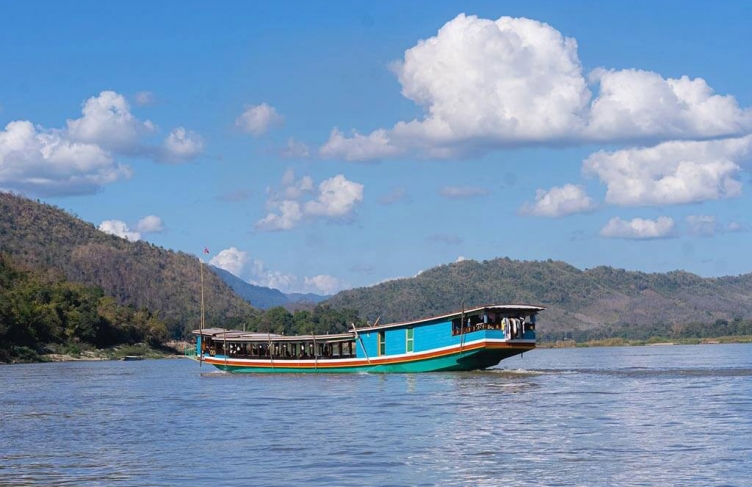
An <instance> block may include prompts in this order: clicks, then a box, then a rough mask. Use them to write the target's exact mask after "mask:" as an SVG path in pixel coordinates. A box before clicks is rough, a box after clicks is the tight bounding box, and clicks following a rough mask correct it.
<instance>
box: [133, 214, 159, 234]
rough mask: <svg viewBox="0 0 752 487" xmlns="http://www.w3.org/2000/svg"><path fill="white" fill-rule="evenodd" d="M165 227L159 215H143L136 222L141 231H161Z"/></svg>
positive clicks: (137, 228)
mask: <svg viewBox="0 0 752 487" xmlns="http://www.w3.org/2000/svg"><path fill="white" fill-rule="evenodd" d="M163 229H164V225H163V223H162V219H161V218H159V217H158V216H157V215H148V216H145V217H143V218H142V219H140V220H139V221H138V223H137V224H136V230H138V231H139V232H141V233H159V232H161V231H162V230H163Z"/></svg>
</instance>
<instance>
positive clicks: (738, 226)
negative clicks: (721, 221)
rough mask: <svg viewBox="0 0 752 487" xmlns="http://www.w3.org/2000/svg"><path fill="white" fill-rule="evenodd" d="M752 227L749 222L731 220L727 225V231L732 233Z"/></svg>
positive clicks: (745, 230)
mask: <svg viewBox="0 0 752 487" xmlns="http://www.w3.org/2000/svg"><path fill="white" fill-rule="evenodd" d="M750 228H752V227H750V225H749V224H748V223H744V222H736V221H732V222H729V224H728V225H726V231H727V232H730V233H735V232H747V231H749V230H750Z"/></svg>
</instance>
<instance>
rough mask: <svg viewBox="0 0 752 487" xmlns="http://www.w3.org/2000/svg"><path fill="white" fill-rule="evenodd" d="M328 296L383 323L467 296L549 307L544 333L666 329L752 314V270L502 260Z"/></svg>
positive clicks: (475, 301)
mask: <svg viewBox="0 0 752 487" xmlns="http://www.w3.org/2000/svg"><path fill="white" fill-rule="evenodd" d="M326 302H327V303H329V304H330V305H331V306H332V307H335V308H339V307H345V308H352V309H356V310H358V311H359V312H360V314H361V316H363V317H364V318H367V319H369V320H371V321H373V320H375V319H376V318H377V317H379V316H380V317H381V321H382V322H388V321H401V320H408V319H416V318H420V317H424V316H432V315H437V314H442V313H446V312H450V311H453V310H458V309H460V308H461V307H462V304H463V302H464V305H465V306H466V307H472V306H479V305H484V304H499V303H527V304H538V305H542V306H545V307H546V308H547V309H546V310H545V311H544V312H542V313H541V314H540V317H539V318H540V321H539V328H538V329H539V330H540V331H541V332H542V335H546V336H547V335H548V334H553V333H574V332H578V333H581V334H582V336H597V335H598V334H599V333H602V334H604V335H607V334H608V333H609V331H608V330H611V332H614V333H616V332H618V331H619V330H621V329H622V328H621V327H638V328H640V329H643V330H650V329H652V330H653V332H657V331H658V330H661V331H662V333H663V334H664V335H665V334H666V333H665V330H666V329H667V328H670V327H672V326H674V325H681V326H685V325H686V326H689V325H688V324H691V323H701V324H712V323H715V322H716V321H717V320H725V321H726V322H730V323H731V322H736V321H734V320H736V319H743V318H747V317H750V316H752V274H747V275H743V276H738V277H722V278H714V279H711V278H702V277H699V276H696V275H694V274H690V273H687V272H678V271H677V272H669V273H665V274H647V273H643V272H630V271H625V270H623V269H614V268H611V267H596V268H594V269H590V270H585V271H583V270H580V269H577V268H576V267H574V266H571V265H569V264H567V263H565V262H558V261H552V260H548V261H533V262H529V261H528V262H526V261H515V260H510V259H508V258H500V259H494V260H490V261H483V262H476V261H463V262H458V263H454V264H449V265H443V266H439V267H435V268H433V269H429V270H427V271H425V272H423V273H421V274H420V275H418V276H416V277H414V278H407V279H397V280H393V281H388V282H384V283H381V284H378V285H376V286H373V287H370V288H359V289H352V290H348V291H343V292H341V293H339V294H337V295H336V296H334V297H333V298H331V299H329V300H327V301H326ZM586 333H590V334H592V335H585V334H586ZM551 336H554V335H551Z"/></svg>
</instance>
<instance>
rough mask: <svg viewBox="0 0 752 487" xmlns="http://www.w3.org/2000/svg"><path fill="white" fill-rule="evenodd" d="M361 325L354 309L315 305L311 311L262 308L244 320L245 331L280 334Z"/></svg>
mask: <svg viewBox="0 0 752 487" xmlns="http://www.w3.org/2000/svg"><path fill="white" fill-rule="evenodd" d="M352 324H355V325H356V326H360V325H364V324H365V322H364V321H363V320H361V318H360V317H359V315H358V312H357V311H355V310H352V309H334V308H332V307H331V306H329V305H326V304H319V305H316V306H314V307H313V309H311V310H296V311H294V312H290V311H288V310H287V309H285V308H283V307H282V306H277V307H275V308H271V309H268V310H266V311H265V312H264V313H261V314H259V315H257V316H255V317H254V318H252V319H251V320H250V321H249V322H247V323H246V330H248V331H260V332H269V333H279V334H284V335H309V334H316V335H325V334H327V333H344V332H346V331H347V330H349V329H351V325H352Z"/></svg>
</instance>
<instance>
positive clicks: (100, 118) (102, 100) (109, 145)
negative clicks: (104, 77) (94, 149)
mask: <svg viewBox="0 0 752 487" xmlns="http://www.w3.org/2000/svg"><path fill="white" fill-rule="evenodd" d="M81 113H82V114H83V116H82V117H81V118H78V119H75V120H68V136H69V137H70V139H71V140H75V141H79V142H88V143H91V144H96V145H99V146H101V147H104V148H106V149H110V150H114V151H116V152H121V153H125V154H133V153H136V152H138V150H139V139H140V137H141V136H143V135H145V134H148V133H151V132H154V131H155V130H156V126H155V125H154V124H153V123H151V122H150V121H148V120H147V121H146V122H141V121H140V120H138V119H137V118H136V117H134V116H133V114H131V112H130V106H129V105H128V102H127V101H126V100H125V97H124V96H123V95H120V94H118V93H115V92H114V91H103V92H101V93H100V94H99V96H94V97H91V98H89V99H88V100H86V102H84V105H83V108H82V109H81Z"/></svg>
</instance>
